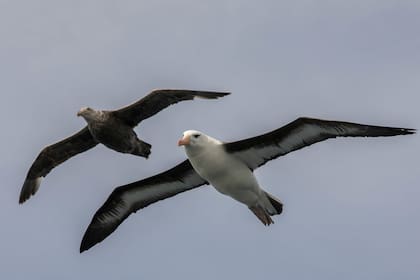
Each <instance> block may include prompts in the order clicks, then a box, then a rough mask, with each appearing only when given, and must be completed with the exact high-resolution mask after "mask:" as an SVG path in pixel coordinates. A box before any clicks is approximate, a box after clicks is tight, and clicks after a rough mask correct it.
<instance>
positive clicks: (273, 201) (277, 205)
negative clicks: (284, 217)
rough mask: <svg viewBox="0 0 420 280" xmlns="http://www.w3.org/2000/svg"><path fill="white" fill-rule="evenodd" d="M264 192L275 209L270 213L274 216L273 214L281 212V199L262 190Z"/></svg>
mask: <svg viewBox="0 0 420 280" xmlns="http://www.w3.org/2000/svg"><path fill="white" fill-rule="evenodd" d="M264 193H265V195H266V196H267V197H268V200H269V201H270V203H271V205H272V206H273V207H274V209H275V210H276V213H270V215H271V216H274V215H279V214H281V212H283V203H281V201H280V200H279V199H278V198H276V197H275V196H273V195H271V194H269V193H268V192H264Z"/></svg>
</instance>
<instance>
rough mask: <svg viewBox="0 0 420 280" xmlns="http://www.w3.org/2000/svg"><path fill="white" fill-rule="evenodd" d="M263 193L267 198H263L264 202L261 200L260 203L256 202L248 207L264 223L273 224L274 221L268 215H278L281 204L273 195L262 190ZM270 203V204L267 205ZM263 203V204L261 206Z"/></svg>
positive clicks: (281, 209) (281, 208)
mask: <svg viewBox="0 0 420 280" xmlns="http://www.w3.org/2000/svg"><path fill="white" fill-rule="evenodd" d="M264 193H265V195H266V196H267V198H268V201H267V200H263V201H266V202H262V203H261V204H259V203H258V204H256V205H254V206H251V207H249V209H250V210H251V211H252V213H254V214H255V216H257V218H258V219H259V220H260V221H261V222H262V223H263V224H264V225H265V226H269V225H271V224H274V221H273V220H272V219H271V217H270V216H274V215H279V214H281V212H282V211H283V204H282V203H281V202H280V200H279V199H278V198H276V197H274V196H273V195H271V194H269V193H267V192H264ZM268 203H270V205H267V204H268ZM262 205H265V206H262Z"/></svg>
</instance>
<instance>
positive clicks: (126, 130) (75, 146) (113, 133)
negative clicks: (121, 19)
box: [19, 89, 230, 203]
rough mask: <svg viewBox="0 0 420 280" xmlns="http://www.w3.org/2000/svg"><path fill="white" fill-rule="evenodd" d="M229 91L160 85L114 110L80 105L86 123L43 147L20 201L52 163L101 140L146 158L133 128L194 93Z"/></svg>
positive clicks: (212, 94) (145, 145) (206, 95)
mask: <svg viewBox="0 0 420 280" xmlns="http://www.w3.org/2000/svg"><path fill="white" fill-rule="evenodd" d="M228 94H230V93H228V92H210V91H194V90H175V89H161V90H154V91H152V92H151V93H150V94H148V95H147V96H145V97H144V98H142V99H140V100H139V101H137V102H135V103H133V104H131V105H128V106H126V107H123V108H121V109H118V110H114V111H105V110H94V109H92V108H89V107H85V108H82V109H81V110H80V111H79V112H78V113H77V115H78V116H82V117H83V118H84V119H85V120H86V122H87V126H86V127H84V128H83V129H82V130H80V131H79V132H77V133H76V134H74V135H72V136H70V137H68V138H66V139H64V140H62V141H60V142H57V143H55V144H52V145H50V146H47V147H45V148H44V149H43V150H42V151H41V152H40V153H39V155H38V157H37V158H36V159H35V161H34V163H33V164H32V166H31V167H30V169H29V171H28V173H27V176H26V179H25V182H24V183H23V187H22V190H21V193H20V197H19V203H23V202H25V201H26V200H27V199H29V198H30V197H31V195H34V194H35V193H36V192H37V190H38V188H39V185H40V183H41V179H42V177H45V176H46V175H47V174H48V173H49V172H50V171H51V170H52V169H53V168H54V167H56V166H58V165H59V164H61V163H63V162H64V161H66V160H68V159H69V158H71V157H73V156H75V155H77V154H80V153H82V152H85V151H87V150H89V149H91V148H93V147H95V146H96V145H97V144H99V143H101V144H103V145H105V146H106V147H108V148H110V149H112V150H115V151H117V152H121V153H129V154H133V155H137V156H141V157H145V158H148V156H149V155H150V148H151V145H150V144H148V143H146V142H143V141H142V140H140V139H139V138H138V137H137V135H136V133H135V131H134V130H133V128H134V127H135V126H137V125H138V124H139V123H140V122H141V121H142V120H144V119H147V118H149V117H151V116H153V115H154V114H156V113H158V112H159V111H161V110H163V109H165V108H166V107H168V106H170V105H172V104H175V103H178V102H180V101H185V100H192V99H194V98H195V97H200V98H206V99H216V98H219V97H223V96H226V95H228Z"/></svg>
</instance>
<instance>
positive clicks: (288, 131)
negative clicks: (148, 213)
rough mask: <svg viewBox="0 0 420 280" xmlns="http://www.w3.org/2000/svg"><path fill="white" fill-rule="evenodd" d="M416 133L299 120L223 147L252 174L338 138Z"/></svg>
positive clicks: (388, 128) (322, 121)
mask: <svg viewBox="0 0 420 280" xmlns="http://www.w3.org/2000/svg"><path fill="white" fill-rule="evenodd" d="M413 133H415V130H414V129H407V128H396V127H382V126H372V125H365V124H357V123H350V122H339V121H327V120H320V119H311V118H298V119H297V120H295V121H293V122H291V123H289V124H287V125H286V126H283V127H281V128H279V129H276V130H274V131H271V132H268V133H266V134H263V135H260V136H256V137H252V138H248V139H245V140H241V141H237V142H231V143H226V144H224V146H225V149H226V151H227V152H229V153H232V154H234V155H235V156H237V157H239V158H240V159H241V160H242V161H244V162H245V163H246V164H247V165H248V167H249V168H250V169H252V170H254V169H256V168H257V167H259V166H261V165H263V164H265V163H266V162H268V161H269V160H272V159H275V158H277V157H279V156H283V155H285V154H288V153H290V152H292V151H295V150H298V149H301V148H303V147H306V146H310V145H312V144H315V143H318V142H321V141H324V140H326V139H329V138H336V137H378V136H395V135H405V134H413Z"/></svg>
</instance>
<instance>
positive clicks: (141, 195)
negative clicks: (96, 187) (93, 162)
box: [80, 160, 207, 253]
mask: <svg viewBox="0 0 420 280" xmlns="http://www.w3.org/2000/svg"><path fill="white" fill-rule="evenodd" d="M204 184H207V182H206V181H205V180H204V179H203V178H201V177H200V176H199V175H198V174H197V173H196V172H195V171H194V169H193V167H192V166H191V164H190V162H189V161H188V160H185V161H183V162H182V163H180V164H178V165H177V166H175V167H174V168H172V169H169V170H167V171H165V172H163V173H160V174H158V175H155V176H152V177H149V178H146V179H144V180H141V181H137V182H134V183H131V184H128V185H124V186H121V187H118V188H116V189H115V190H114V191H113V192H112V194H111V195H110V196H109V197H108V199H107V200H106V201H105V203H104V205H102V207H101V208H99V210H98V211H97V212H96V214H95V215H94V216H93V219H92V221H91V222H90V225H89V226H88V228H87V230H86V232H85V234H84V236H83V239H82V243H81V245H80V253H81V252H83V251H86V250H88V249H89V248H91V247H92V246H94V245H95V244H97V243H99V242H101V241H102V240H104V239H105V238H106V237H107V236H108V235H110V234H111V233H112V232H113V231H114V230H115V229H116V228H117V227H118V226H119V225H120V224H121V223H122V222H123V221H124V220H125V219H126V218H127V217H128V216H129V215H130V214H131V213H133V212H136V211H137V210H140V209H142V208H144V207H146V206H148V205H150V204H152V203H155V202H157V201H159V200H162V199H165V198H168V197H171V196H174V195H177V194H179V193H181V192H185V191H187V190H191V189H194V188H196V187H199V186H201V185H204Z"/></svg>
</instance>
